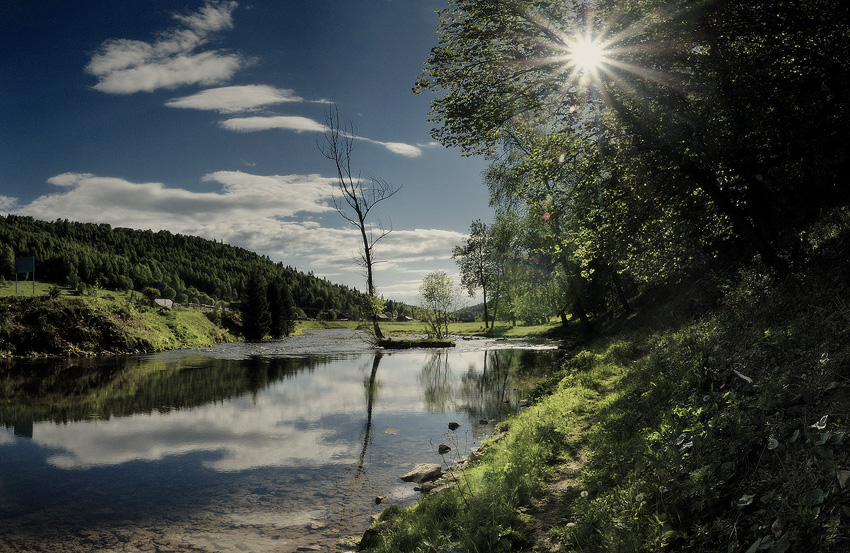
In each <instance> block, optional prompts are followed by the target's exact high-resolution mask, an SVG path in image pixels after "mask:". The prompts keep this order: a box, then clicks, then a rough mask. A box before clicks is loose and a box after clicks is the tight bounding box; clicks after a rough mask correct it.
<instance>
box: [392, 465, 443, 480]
mask: <svg viewBox="0 0 850 553" xmlns="http://www.w3.org/2000/svg"><path fill="white" fill-rule="evenodd" d="M442 475H443V469H442V467H440V465H437V464H435V463H421V464H419V465H416V466H415V467H413V470H411V471H410V472H408V473H407V474H403V475H402V476H401V479H402V480H403V481H405V482H416V483H417V484H421V483H422V482H431V481H432V480H437V479H438V478H440V477H441V476H442Z"/></svg>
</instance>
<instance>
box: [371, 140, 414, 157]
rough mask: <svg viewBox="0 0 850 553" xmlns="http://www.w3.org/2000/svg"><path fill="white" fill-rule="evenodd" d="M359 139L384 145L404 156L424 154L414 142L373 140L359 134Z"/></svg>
mask: <svg viewBox="0 0 850 553" xmlns="http://www.w3.org/2000/svg"><path fill="white" fill-rule="evenodd" d="M357 139H358V140H363V141H366V142H371V143H372V144H377V145H379V146H383V147H384V148H386V149H387V150H389V151H391V152H392V153H394V154H398V155H400V156H404V157H419V156H421V155H422V149H421V148H420V147H418V146H414V145H413V144H405V143H404V142H381V141H379V140H372V139H371V138H363V137H360V136H358V137H357Z"/></svg>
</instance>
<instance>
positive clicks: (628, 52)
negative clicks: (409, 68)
mask: <svg viewBox="0 0 850 553" xmlns="http://www.w3.org/2000/svg"><path fill="white" fill-rule="evenodd" d="M658 4H659V3H657V2H628V3H624V2H621V1H619V0H589V1H587V2H562V1H560V0H557V1H556V0H544V1H536V0H535V1H531V0H506V1H502V2H491V1H490V0H454V1H452V2H450V4H449V7H448V8H446V9H445V10H443V11H442V12H440V24H439V27H438V29H437V32H438V34H439V37H440V42H439V45H438V46H436V47H435V48H433V49H432V51H431V56H430V59H428V61H427V62H426V64H425V68H424V70H423V73H422V75H421V76H420V78H419V80H418V82H417V83H416V90H417V91H430V92H432V93H434V94H435V97H434V98H433V99H432V102H431V121H433V122H434V123H435V125H436V128H435V129H434V131H433V136H434V137H435V138H436V139H437V140H439V141H440V142H441V143H442V144H444V145H446V146H453V147H460V148H461V150H462V151H463V152H464V153H467V154H482V155H485V156H488V157H489V158H490V160H491V164H490V166H489V168H488V169H487V170H486V172H485V174H484V181H485V183H486V185H487V187H488V189H489V192H490V199H491V205H492V206H493V207H494V209H495V212H496V217H495V222H494V224H493V225H492V226H489V227H488V228H484V227H482V226H481V225H478V227H479V229H480V230H481V233H480V234H481V235H482V236H483V239H482V241H481V244H483V246H482V248H480V249H475V248H468V247H464V248H463V249H462V251H461V258H462V259H463V260H464V261H467V258H468V257H469V256H479V258H482V259H486V260H487V264H486V265H485V266H481V265H480V264H475V263H471V264H469V271H465V274H469V275H472V277H467V278H465V283H464V284H465V285H467V284H470V285H472V286H473V287H478V288H483V285H488V284H489V289H487V290H486V292H487V297H488V299H490V298H492V300H493V307H494V308H495V311H496V313H497V316H499V317H502V318H510V319H518V320H525V321H534V320H540V319H545V318H547V317H549V316H552V315H554V314H560V315H561V316H562V318H563V319H564V320H567V318H570V319H572V318H575V319H580V320H582V321H583V322H584V324H585V326H587V327H591V326H592V324H593V320H594V318H595V317H599V316H605V315H610V314H615V315H616V314H618V313H626V312H628V311H629V310H630V309H631V306H630V305H629V303H628V301H627V299H628V298H629V297H631V296H633V295H634V292H635V291H636V290H637V289H639V288H640V287H645V286H651V285H659V284H664V283H667V282H670V281H671V280H676V279H678V278H680V277H681V276H682V275H683V274H688V273H691V274H693V273H701V272H703V271H705V270H707V269H711V268H714V269H721V270H727V269H734V268H736V267H739V266H741V264H747V263H749V262H751V261H752V260H754V259H756V260H758V261H759V262H760V263H761V267H762V268H763V269H764V270H765V271H766V272H769V273H772V274H774V275H777V276H780V277H781V276H782V275H788V274H791V273H794V272H796V271H798V270H800V268H801V267H804V266H805V264H806V262H807V260H806V259H805V258H804V254H803V252H804V251H806V250H807V248H808V247H809V246H810V245H811V244H812V243H813V242H812V240H814V237H813V236H812V235H811V228H812V226H813V225H814V224H815V223H817V222H819V221H821V220H822V217H824V215H826V214H829V213H830V212H831V210H834V209H840V208H843V207H846V206H848V205H850V187H848V186H847V185H846V183H847V182H848V179H850V156H848V152H850V134H848V133H847V132H846V129H847V128H848V126H850V109H848V106H850V104H848V98H850V95H849V94H850V93H848V91H850V46H848V45H850V40H848V31H847V21H848V20H850V4H848V3H847V2H843V1H838V0H807V1H803V2H788V1H779V0H777V1H771V2H762V1H742V2H691V1H687V0H677V1H674V2H667V3H664V9H659V7H658ZM812 37H817V40H814V39H813V38H812ZM648 45H652V46H651V47H650V46H648ZM583 53H584V54H592V55H586V56H584V57H583V56H582V54H583ZM472 230H473V232H472V234H475V232H474V231H475V228H473V229H472ZM482 256H483V257H482ZM470 271H471V272H470ZM482 279H483V280H482ZM487 279H489V281H488V280H487ZM482 283H483V285H482Z"/></svg>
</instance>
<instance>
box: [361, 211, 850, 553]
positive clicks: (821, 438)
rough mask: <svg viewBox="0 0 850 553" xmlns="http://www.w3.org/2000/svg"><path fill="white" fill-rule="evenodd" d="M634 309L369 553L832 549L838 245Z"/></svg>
mask: <svg viewBox="0 0 850 553" xmlns="http://www.w3.org/2000/svg"><path fill="white" fill-rule="evenodd" d="M809 240H810V244H811V245H812V250H811V255H812V258H811V259H809V260H808V264H807V267H808V268H807V269H806V270H804V271H801V272H798V273H797V274H796V275H795V276H793V277H788V278H786V279H784V280H782V281H779V282H777V281H774V280H771V279H770V278H767V277H764V276H762V275H761V273H760V272H759V271H757V270H748V271H743V272H740V273H737V274H734V275H727V276H726V278H725V279H723V280H721V279H718V280H714V281H708V280H701V281H695V282H691V283H688V284H687V285H683V286H679V287H677V288H673V289H665V290H658V291H656V293H655V294H647V295H645V296H644V297H643V298H641V300H640V301H639V302H638V305H636V307H638V308H639V310H638V311H639V314H638V315H637V316H635V317H633V318H631V319H630V320H628V321H625V322H624V323H623V324H621V326H620V327H618V328H616V329H609V331H608V332H606V333H605V334H604V335H603V336H599V337H597V338H595V339H594V340H592V341H589V342H585V343H583V344H582V346H581V347H578V348H576V350H575V351H573V352H571V354H570V356H569V357H568V358H567V359H566V360H565V362H564V364H563V367H562V372H561V374H559V375H558V376H557V377H556V378H553V379H552V380H551V381H549V382H548V383H547V384H546V385H545V386H542V387H541V388H540V393H539V396H540V397H538V399H537V400H536V401H535V403H534V404H533V405H532V406H531V407H530V408H528V409H527V410H525V411H524V412H523V413H522V414H521V415H519V416H518V417H516V419H515V420H513V421H511V422H510V423H509V427H510V431H509V432H508V434H507V435H506V437H504V438H502V439H500V440H498V441H494V442H492V443H490V444H489V447H488V453H487V454H485V455H484V457H483V459H482V460H480V461H478V462H476V463H474V464H473V467H472V468H471V469H469V470H467V471H466V472H464V473H463V475H462V476H460V479H459V481H458V483H457V484H456V485H455V487H454V488H453V489H452V490H450V491H448V492H444V493H441V494H438V495H436V496H433V497H429V498H427V499H426V500H423V501H422V502H420V503H419V504H418V505H416V506H415V507H413V508H411V509H409V510H401V509H397V508H390V509H389V510H387V511H385V514H384V515H382V522H380V523H379V525H380V526H381V528H382V531H381V533H380V534H379V535H378V537H373V540H374V541H373V542H372V543H371V544H370V545H371V546H372V548H371V549H370V551H387V552H389V551H394V552H395V551H448V550H450V549H451V548H453V547H455V548H460V550H462V551H478V552H485V551H532V550H535V551H581V552H585V551H586V552H595V551H606V552H608V551H617V552H620V551H622V552H627V551H689V552H691V551H705V552H717V551H724V552H745V553H756V552H757V551H769V552H773V553H782V552H785V551H836V552H837V551H848V550H850V507H848V505H850V480H848V479H847V477H848V476H850V472H847V471H850V455H848V446H847V444H845V442H844V434H845V433H846V431H847V424H848V416H850V414H849V413H850V403H848V396H850V394H848V392H850V386H848V378H850V300H848V299H847V298H850V266H848V263H847V261H846V259H845V255H846V254H845V243H846V240H847V236H846V235H845V234H843V233H841V232H839V231H838V230H834V229H829V228H827V227H824V228H823V229H821V231H820V235H819V236H810V238H809Z"/></svg>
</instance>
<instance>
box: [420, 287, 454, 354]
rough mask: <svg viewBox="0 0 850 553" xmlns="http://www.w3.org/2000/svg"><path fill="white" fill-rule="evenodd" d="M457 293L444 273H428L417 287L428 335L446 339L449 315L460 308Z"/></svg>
mask: <svg viewBox="0 0 850 553" xmlns="http://www.w3.org/2000/svg"><path fill="white" fill-rule="evenodd" d="M459 295H460V294H459V291H458V289H457V288H455V285H454V282H453V281H452V279H451V278H449V276H448V275H447V274H446V273H445V271H435V272H433V273H428V274H427V275H426V276H425V278H424V279H423V280H422V285H421V286H420V287H419V305H420V306H421V307H422V318H423V319H424V321H425V324H426V325H427V326H428V335H429V336H432V337H434V338H437V339H438V340H440V339H443V338H446V337H448V335H449V320H450V318H451V314H452V313H453V312H454V311H456V310H457V309H458V308H460V297H459Z"/></svg>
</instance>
